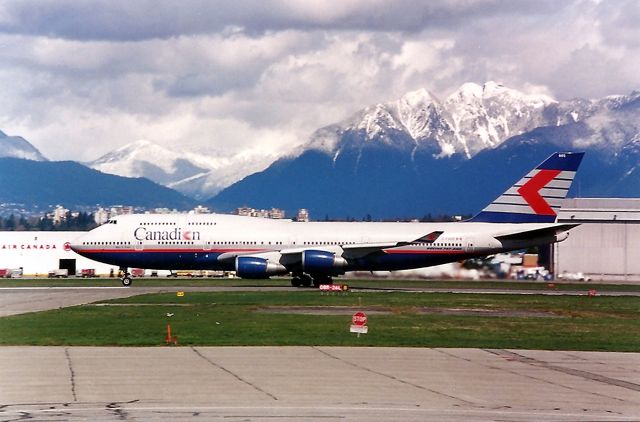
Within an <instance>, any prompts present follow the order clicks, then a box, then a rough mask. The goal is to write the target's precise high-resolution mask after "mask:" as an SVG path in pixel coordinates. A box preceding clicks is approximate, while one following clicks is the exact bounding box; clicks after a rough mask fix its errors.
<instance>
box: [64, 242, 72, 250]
mask: <svg viewBox="0 0 640 422" xmlns="http://www.w3.org/2000/svg"><path fill="white" fill-rule="evenodd" d="M64 250H65V251H70V250H71V243H69V242H65V243H64Z"/></svg>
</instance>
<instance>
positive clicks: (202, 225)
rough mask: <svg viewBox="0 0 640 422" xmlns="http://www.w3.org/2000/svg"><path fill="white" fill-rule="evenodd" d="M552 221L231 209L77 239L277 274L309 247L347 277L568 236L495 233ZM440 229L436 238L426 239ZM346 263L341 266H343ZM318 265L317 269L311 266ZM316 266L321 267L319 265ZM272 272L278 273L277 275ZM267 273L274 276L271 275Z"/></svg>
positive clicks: (151, 256) (128, 218) (124, 260)
mask: <svg viewBox="0 0 640 422" xmlns="http://www.w3.org/2000/svg"><path fill="white" fill-rule="evenodd" d="M554 226H555V225H554V224H549V223H535V224H534V223H518V224H496V223H471V222H452V223H395V222H389V223H387V222H382V223H380V222H374V223H369V222H294V221H291V220H272V219H263V218H255V217H241V216H233V215H225V214H169V215H159V214H158V215H156V214H144V215H125V216H118V217H116V218H114V219H112V220H110V222H108V223H107V224H104V225H103V226H101V227H98V228H96V229H94V230H92V231H90V232H89V233H87V234H86V235H84V236H82V237H80V238H79V239H77V240H76V241H75V242H74V244H73V245H72V249H73V250H74V251H76V252H77V253H79V254H81V255H83V256H87V257H90V258H91V259H95V260H97V261H101V262H106V263H109V264H113V265H119V266H121V267H140V268H154V269H175V270H177V269H228V270H232V269H234V266H237V265H238V264H237V259H236V258H238V257H253V258H255V259H259V260H265V261H269V262H270V263H273V264H274V265H277V266H278V267H277V268H279V269H280V270H279V272H274V273H273V274H276V273H285V269H286V272H294V273H295V272H309V271H305V268H304V266H303V263H304V256H307V257H308V262H311V261H309V259H310V258H309V256H308V254H309V253H310V252H309V251H313V252H314V253H315V254H316V255H317V254H318V253H316V252H318V251H320V255H322V253H330V254H332V255H333V256H335V257H336V258H339V259H340V263H339V265H338V263H337V262H338V261H335V262H334V264H335V266H336V268H333V269H331V271H329V269H328V270H327V272H330V273H332V274H334V275H335V274H340V273H343V272H345V271H351V270H397V269H408V268H419V267H425V266H430V265H437V264H442V263H445V262H453V261H458V260H461V259H465V258H469V257H473V256H482V255H488V254H492V253H496V252H502V251H506V250H514V249H520V248H526V247H530V246H534V245H539V244H544V243H550V242H553V241H557V240H561V239H558V238H556V237H549V236H548V235H547V236H537V237H536V236H535V235H534V236H532V237H528V238H519V239H518V240H517V241H513V240H510V241H504V240H498V239H497V238H496V237H499V236H505V235H506V236H508V235H510V234H514V233H526V232H529V231H536V230H542V229H549V228H553V227H554ZM431 233H437V236H435V237H434V238H425V236H427V235H429V234H431ZM338 267H339V268H338ZM310 268H311V267H310ZM313 268H316V270H315V271H319V270H318V269H317V268H318V267H313ZM273 274H271V275H273ZM266 275H267V276H268V275H270V274H266Z"/></svg>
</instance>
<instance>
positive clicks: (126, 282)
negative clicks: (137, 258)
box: [120, 267, 132, 287]
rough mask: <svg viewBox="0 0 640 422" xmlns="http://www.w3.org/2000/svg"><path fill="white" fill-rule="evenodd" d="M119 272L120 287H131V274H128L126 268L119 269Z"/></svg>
mask: <svg viewBox="0 0 640 422" xmlns="http://www.w3.org/2000/svg"><path fill="white" fill-rule="evenodd" d="M120 271H121V272H122V277H121V278H120V281H121V282H122V285H123V286H124V287H129V286H131V283H132V279H131V274H130V273H129V269H128V268H127V267H120Z"/></svg>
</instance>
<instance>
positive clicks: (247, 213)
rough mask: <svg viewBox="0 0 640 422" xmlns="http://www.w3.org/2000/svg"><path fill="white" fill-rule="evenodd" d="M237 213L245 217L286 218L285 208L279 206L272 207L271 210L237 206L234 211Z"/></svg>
mask: <svg viewBox="0 0 640 422" xmlns="http://www.w3.org/2000/svg"><path fill="white" fill-rule="evenodd" d="M234 214H236V215H240V216H244V217H261V218H276V219H280V218H284V217H285V214H284V210H281V209H279V208H271V209H270V210H264V209H261V210H258V209H255V208H249V207H247V206H244V207H240V208H236V211H235V212H234Z"/></svg>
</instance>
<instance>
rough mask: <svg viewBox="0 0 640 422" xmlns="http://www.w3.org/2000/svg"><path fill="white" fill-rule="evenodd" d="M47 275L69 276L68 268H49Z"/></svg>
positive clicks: (50, 276)
mask: <svg viewBox="0 0 640 422" xmlns="http://www.w3.org/2000/svg"><path fill="white" fill-rule="evenodd" d="M48 277H49V278H67V277H69V270H68V269H66V268H64V269H57V270H51V271H49V274H48Z"/></svg>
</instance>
